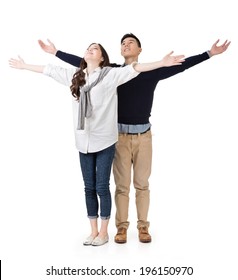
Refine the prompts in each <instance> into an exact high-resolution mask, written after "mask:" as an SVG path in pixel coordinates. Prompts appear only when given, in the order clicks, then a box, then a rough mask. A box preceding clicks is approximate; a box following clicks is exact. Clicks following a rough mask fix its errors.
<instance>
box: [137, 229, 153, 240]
mask: <svg viewBox="0 0 238 280" xmlns="http://www.w3.org/2000/svg"><path fill="white" fill-rule="evenodd" d="M139 240H140V242H142V243H149V242H151V236H150V234H149V232H148V228H147V227H140V228H139Z"/></svg>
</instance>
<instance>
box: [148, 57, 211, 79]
mask: <svg viewBox="0 0 238 280" xmlns="http://www.w3.org/2000/svg"><path fill="white" fill-rule="evenodd" d="M209 58H210V56H209V54H208V52H204V53H202V54H198V55H194V56H190V57H188V58H186V59H185V61H184V62H183V63H182V64H181V65H176V66H170V67H161V68H158V69H156V70H153V71H151V72H153V74H152V75H155V76H154V78H155V77H157V78H158V77H159V80H163V79H167V78H169V77H171V76H174V75H176V74H178V73H181V72H183V71H185V70H187V69H189V68H191V67H193V66H195V65H197V64H199V63H201V62H203V61H205V60H207V59H209Z"/></svg>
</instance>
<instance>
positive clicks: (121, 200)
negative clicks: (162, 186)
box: [39, 33, 230, 244]
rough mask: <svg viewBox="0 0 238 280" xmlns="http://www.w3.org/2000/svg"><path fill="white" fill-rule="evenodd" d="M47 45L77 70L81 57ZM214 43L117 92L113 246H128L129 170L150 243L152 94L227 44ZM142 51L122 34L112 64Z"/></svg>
mask: <svg viewBox="0 0 238 280" xmlns="http://www.w3.org/2000/svg"><path fill="white" fill-rule="evenodd" d="M48 42H49V45H46V44H44V43H43V42H42V41H41V40H39V44H40V46H41V48H42V49H43V50H44V51H45V52H48V53H51V54H54V55H56V56H57V57H58V58H60V59H62V60H63V61H65V62H68V63H70V64H72V65H74V66H76V67H78V66H79V64H80V60H81V58H80V57H77V56H75V55H72V54H68V53H64V52H62V51H59V50H57V49H56V48H55V46H54V44H53V43H52V42H51V41H49V40H48ZM218 42H219V40H217V41H216V42H215V43H214V44H213V45H212V47H211V49H210V51H206V52H204V53H202V54H199V55H195V56H191V57H188V58H187V59H185V61H184V62H183V63H182V65H178V66H172V67H167V68H166V67H164V68H160V69H156V70H153V71H150V72H145V73H141V74H139V75H138V76H137V77H136V78H134V79H133V80H131V81H129V82H127V83H126V84H123V85H121V86H119V87H118V88H117V92H118V130H119V139H118V142H117V144H116V153H115V157H114V162H113V173H114V180H115V185H116V191H115V204H116V227H117V234H116V236H115V238H114V241H115V242H116V243H120V244H122V243H126V242H127V229H128V227H129V221H128V209H129V192H130V185H131V170H132V169H133V178H132V179H133V184H134V188H135V199H136V209H137V228H138V235H139V241H140V242H143V243H149V242H151V240H152V238H151V235H150V234H149V230H148V229H149V226H150V223H149V221H148V211H149V204H150V190H149V177H150V175H151V164H152V136H151V123H150V122H149V118H150V115H151V109H152V105H153V97H154V90H155V88H156V86H157V84H158V82H159V81H160V80H163V79H166V78H169V77H171V76H173V75H176V74H178V73H181V72H183V71H184V70H186V69H188V68H190V67H192V66H195V65H197V64H199V63H201V62H203V61H205V60H207V59H209V58H210V57H212V56H214V55H218V54H221V53H223V52H224V51H226V50H227V48H228V47H229V45H230V42H228V41H227V40H226V41H225V42H224V43H223V44H222V45H220V46H218V45H217V44H218ZM141 51H142V48H141V43H140V40H139V39H138V38H137V37H136V36H135V35H134V34H132V33H128V34H125V35H124V36H123V37H122V39H121V55H122V56H123V57H124V59H125V61H124V64H123V65H118V64H112V66H114V67H122V66H124V65H127V64H130V63H132V62H133V61H138V58H139V55H140V53H141Z"/></svg>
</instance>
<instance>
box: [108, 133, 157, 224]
mask: <svg viewBox="0 0 238 280" xmlns="http://www.w3.org/2000/svg"><path fill="white" fill-rule="evenodd" d="M151 164H152V136H151V131H150V130H149V131H147V132H146V133H144V134H138V135H130V134H123V133H120V134H119V140H118V142H117V144H116V152H115V157H114V161H113V173H114V180H115V184H116V192H115V204H116V227H117V228H119V227H125V228H128V226H129V221H128V209H129V192H130V185H131V174H133V185H134V187H135V201H136V209H137V218H138V220H137V228H140V227H141V226H147V227H149V222H148V221H147V216H148V210H149V203H150V191H149V177H150V174H151ZM132 171H133V172H132Z"/></svg>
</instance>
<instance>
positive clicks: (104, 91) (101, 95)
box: [43, 64, 139, 153]
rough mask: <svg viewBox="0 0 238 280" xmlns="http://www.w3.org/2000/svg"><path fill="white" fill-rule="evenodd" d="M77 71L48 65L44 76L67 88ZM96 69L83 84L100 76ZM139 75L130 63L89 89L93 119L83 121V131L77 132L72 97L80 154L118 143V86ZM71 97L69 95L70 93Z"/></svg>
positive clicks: (75, 115)
mask: <svg viewBox="0 0 238 280" xmlns="http://www.w3.org/2000/svg"><path fill="white" fill-rule="evenodd" d="M77 70H78V68H68V69H67V68H62V67H60V66H55V65H52V64H48V65H47V66H46V67H45V68H44V71H43V74H44V75H46V76H49V77H51V78H53V79H54V80H56V81H57V82H59V83H61V84H64V85H66V86H70V85H71V81H72V78H73V75H74V73H75V72H76V71H77ZM100 70H101V68H100V67H98V68H96V69H95V70H94V72H93V73H91V74H90V75H88V76H86V83H87V84H88V83H89V84H90V83H92V82H93V81H95V80H96V79H97V78H98V76H99V73H100ZM138 74H139V73H138V72H136V71H135V69H134V67H133V64H131V65H127V66H125V67H118V68H112V69H111V70H110V71H109V72H108V74H107V75H106V76H105V77H104V79H103V80H102V81H101V82H99V83H98V84H97V85H96V86H95V87H93V88H92V89H91V92H90V95H91V103H92V107H93V112H92V116H91V117H89V118H86V119H85V128H84V130H77V124H78V108H79V106H78V101H77V100H76V99H75V98H74V97H73V96H72V95H71V96H72V98H73V120H74V132H75V144H76V148H77V150H78V151H79V152H81V153H94V152H98V151H101V150H103V149H105V148H107V147H109V146H111V145H112V144H114V143H116V142H117V140H118V127H117V87H118V86H119V85H121V84H124V83H126V82H128V81H129V80H131V79H133V78H135V77H136V76H137V75H138ZM70 94H71V92H70Z"/></svg>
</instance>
